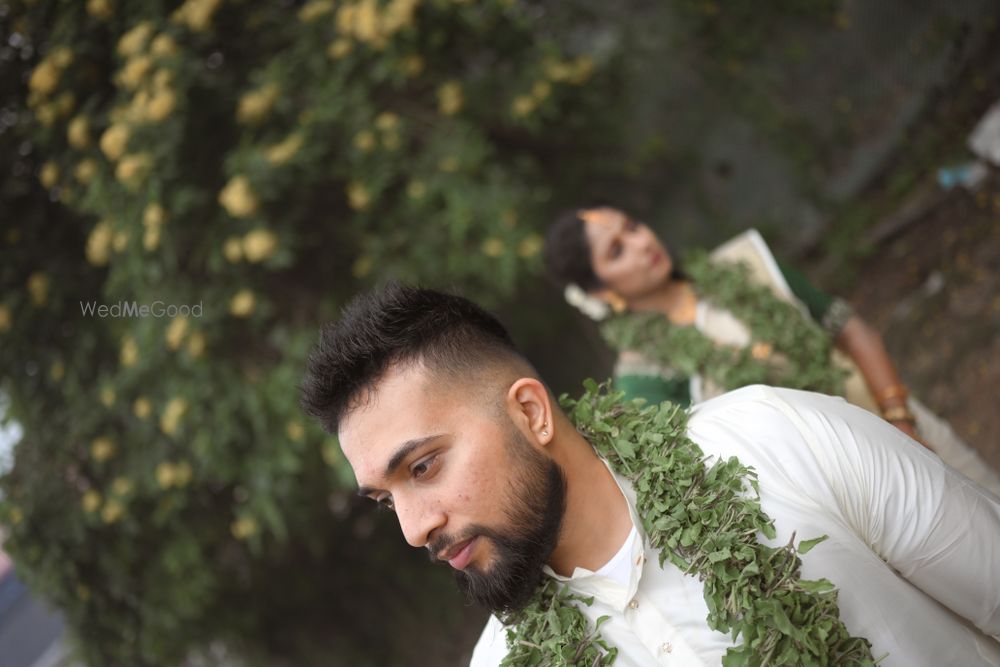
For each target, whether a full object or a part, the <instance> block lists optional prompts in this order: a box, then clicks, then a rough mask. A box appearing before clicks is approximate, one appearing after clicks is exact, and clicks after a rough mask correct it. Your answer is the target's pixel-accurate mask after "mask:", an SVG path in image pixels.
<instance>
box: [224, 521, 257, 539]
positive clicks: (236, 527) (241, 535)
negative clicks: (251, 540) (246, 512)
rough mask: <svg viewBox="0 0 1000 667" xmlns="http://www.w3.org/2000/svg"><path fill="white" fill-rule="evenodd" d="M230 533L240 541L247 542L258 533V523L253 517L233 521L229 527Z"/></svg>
mask: <svg viewBox="0 0 1000 667" xmlns="http://www.w3.org/2000/svg"><path fill="white" fill-rule="evenodd" d="M229 532H231V533H232V534H233V537H235V538H236V539H238V540H245V539H247V538H248V537H253V536H254V535H255V534H256V533H257V521H256V519H254V518H253V517H249V516H245V517H241V518H239V519H237V520H236V521H233V523H232V524H230V526H229Z"/></svg>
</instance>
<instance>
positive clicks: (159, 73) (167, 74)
mask: <svg viewBox="0 0 1000 667" xmlns="http://www.w3.org/2000/svg"><path fill="white" fill-rule="evenodd" d="M173 82H174V73H173V72H171V71H170V70H168V69H158V70H156V74H154V75H153V88H155V89H156V90H160V89H162V88H169V87H170V85H171V84H173Z"/></svg>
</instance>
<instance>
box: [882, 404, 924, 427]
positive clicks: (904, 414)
mask: <svg viewBox="0 0 1000 667" xmlns="http://www.w3.org/2000/svg"><path fill="white" fill-rule="evenodd" d="M882 418H883V419H885V420H886V421H887V422H910V423H911V424H916V423H917V419H916V417H914V416H913V413H912V412H910V410H909V409H908V408H906V407H903V406H902V405H900V406H898V407H895V408H889V409H888V410H883V411H882Z"/></svg>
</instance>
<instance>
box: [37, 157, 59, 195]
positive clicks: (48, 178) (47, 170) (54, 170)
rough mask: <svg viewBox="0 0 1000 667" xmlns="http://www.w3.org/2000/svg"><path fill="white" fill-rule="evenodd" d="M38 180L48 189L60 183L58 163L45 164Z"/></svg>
mask: <svg viewBox="0 0 1000 667" xmlns="http://www.w3.org/2000/svg"><path fill="white" fill-rule="evenodd" d="M38 180H39V181H41V182H42V185H44V186H45V187H47V188H51V187H55V184H56V183H57V182H58V181H59V167H58V166H57V165H56V163H55V162H52V161H51V160H50V161H48V162H46V163H45V164H43V165H42V169H41V171H39V172H38Z"/></svg>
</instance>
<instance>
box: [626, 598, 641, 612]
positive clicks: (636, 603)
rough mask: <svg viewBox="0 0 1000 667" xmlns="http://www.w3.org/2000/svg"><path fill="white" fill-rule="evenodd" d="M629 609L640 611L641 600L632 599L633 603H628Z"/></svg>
mask: <svg viewBox="0 0 1000 667" xmlns="http://www.w3.org/2000/svg"><path fill="white" fill-rule="evenodd" d="M628 608H629V609H638V608H639V600H638V599H637V598H632V601H631V602H629V603H628Z"/></svg>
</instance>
